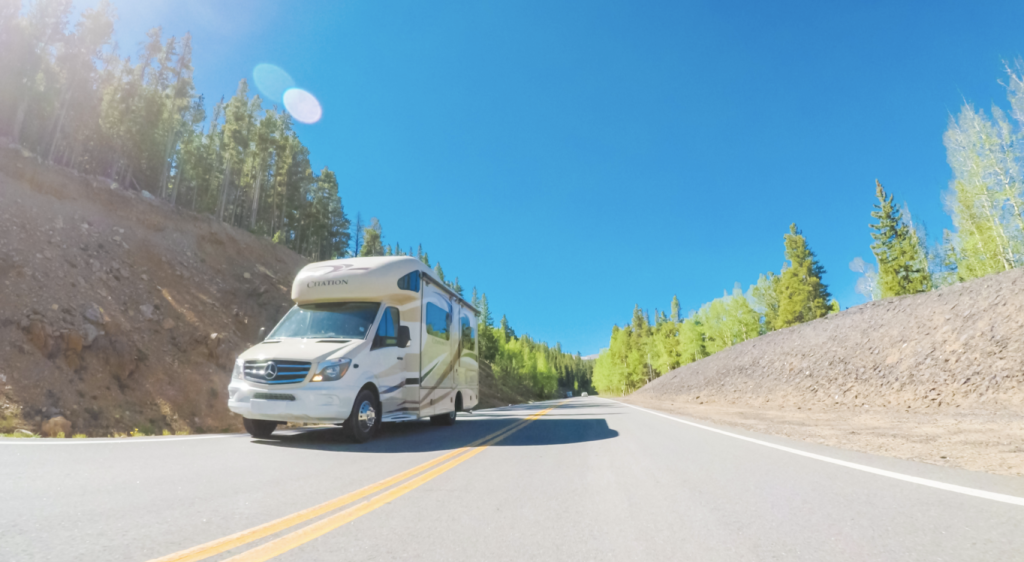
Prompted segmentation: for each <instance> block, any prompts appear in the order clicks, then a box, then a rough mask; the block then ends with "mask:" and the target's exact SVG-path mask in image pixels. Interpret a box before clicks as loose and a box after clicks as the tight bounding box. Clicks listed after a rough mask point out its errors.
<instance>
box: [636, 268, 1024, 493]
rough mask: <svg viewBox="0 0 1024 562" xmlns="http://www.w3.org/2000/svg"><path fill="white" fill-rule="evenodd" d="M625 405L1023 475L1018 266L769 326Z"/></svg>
mask: <svg viewBox="0 0 1024 562" xmlns="http://www.w3.org/2000/svg"><path fill="white" fill-rule="evenodd" d="M627 401H631V402H634V403H637V404H643V405H648V406H652V407H658V408H662V409H668V410H673V411H678V412H681V413H686V414H688V415H693V416H696V417H705V418H708V419H714V420H717V421H721V422H723V423H730V424H733V425H739V426H743V427H747V428H750V429H753V430H756V431H763V432H769V433H777V434H782V435H787V436H790V437H795V438H801V439H808V440H812V441H817V442H822V443H828V444H833V445H838V446H843V447H848V448H853V449H858V450H863V451H867V452H875V453H882V454H888V455H892V456H897V457H903V458H911V459H915V460H925V461H928V462H934V463H938V464H947V465H953V466H960V467H964V468H970V469H975V470H988V471H991V472H998V473H1003V474H1024V446H1022V443H1024V441H1022V438H1024V270H1015V271H1010V272H1006V273H1002V274H999V275H992V276H989V277H986V278H983V279H977V280H974V281H971V282H968V283H962V284H959V285H955V286H952V287H946V288H943V289H940V290H937V291H933V292H930V293H925V294H921V295H913V296H906V297H895V298H891V299H886V300H883V301H876V302H871V303H867V304H864V305H861V306H857V307H854V308H851V309H849V310H846V311H843V312H841V313H839V314H835V315H832V316H829V317H827V318H822V319H820V320H816V321H813V322H808V323H806V324H802V325H800V326H795V327H792V328H788V329H785V330H780V331H777V332H772V333H770V334H767V335H764V336H761V337H758V338H755V339H753V340H750V341H747V342H744V343H741V344H739V345H736V346H733V347H731V348H729V349H726V350H724V351H721V352H719V353H716V354H715V355H712V356H711V357H708V358H705V359H702V360H700V361H697V362H695V363H691V364H689V365H685V366H683V367H680V368H679V369H676V370H674V371H672V372H670V373H667V374H665V375H664V376H662V377H660V378H659V379H657V380H655V381H653V382H651V383H650V384H648V385H646V386H645V387H643V388H642V389H640V390H638V391H637V392H635V393H634V394H633V395H632V396H631V397H630V398H628V399H627Z"/></svg>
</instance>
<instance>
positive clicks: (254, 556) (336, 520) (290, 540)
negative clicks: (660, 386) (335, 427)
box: [225, 404, 561, 562]
mask: <svg viewBox="0 0 1024 562" xmlns="http://www.w3.org/2000/svg"><path fill="white" fill-rule="evenodd" d="M559 405H561V404H556V405H554V406H552V407H550V408H548V409H546V410H543V411H541V412H538V413H536V414H534V415H532V416H529V417H527V418H526V419H525V420H523V421H522V422H520V423H518V424H516V425H515V426H513V427H511V428H509V430H508V431H505V432H503V433H502V434H501V435H498V436H497V437H494V438H493V439H491V440H490V441H488V442H486V443H484V444H483V445H479V446H476V447H473V450H472V451H470V452H468V453H466V454H464V455H461V456H459V457H457V458H455V459H453V460H450V461H448V462H447V463H445V464H443V465H441V466H439V467H437V468H435V469H433V470H431V471H430V472H427V473H426V474H422V475H420V476H417V477H416V478H413V479H412V480H409V481H408V482H406V483H404V484H401V485H399V486H396V487H394V488H392V489H390V490H388V491H387V492H384V493H383V494H381V495H379V496H377V497H375V498H373V499H370V500H367V501H365V502H362V503H360V504H358V505H355V506H353V507H350V508H348V509H346V510H345V511H342V512H341V513H336V514H334V515H331V516H330V517H327V518H324V519H322V520H320V521H317V522H316V523H313V524H311V525H308V526H306V527H303V528H301V529H299V530H297V531H293V532H291V533H289V534H287V535H285V536H283V537H281V538H279V539H276V540H273V541H270V542H268V543H266V544H264V545H260V546H258V547H256V548H253V549H251V550H247V551H245V552H243V553H241V554H239V555H237V556H233V557H231V558H229V559H227V560H226V561H225V562H264V561H265V560H269V559H271V558H273V557H275V556H278V555H280V554H283V553H285V552H287V551H289V550H291V549H293V548H295V547H297V546H300V545H302V544H305V543H307V542H309V541H311V540H313V539H315V538H317V537H320V536H322V535H324V534H326V533H329V532H331V531H333V530H334V529H337V528H338V527H341V526H342V525H344V524H345V523H348V522H350V521H353V520H355V519H358V518H359V517H362V516H363V515H366V514H367V513H369V512H371V511H373V510H375V509H377V508H378V507H381V506H383V505H385V504H387V503H388V502H390V501H392V500H394V499H396V498H398V497H399V496H402V495H404V494H406V493H408V492H410V491H412V490H414V489H416V488H418V487H419V486H421V485H423V484H425V483H427V482H429V481H430V480H433V479H434V478H436V477H437V476H440V475H441V474H444V473H445V472H447V471H449V470H451V469H452V468H454V467H456V466H458V465H459V464H461V463H462V462H464V461H467V460H469V459H470V457H473V456H475V455H477V454H479V453H481V452H482V451H483V450H484V449H486V448H487V447H490V446H491V445H494V444H495V443H497V442H499V441H501V440H502V439H504V438H506V437H508V436H509V435H512V434H513V433H515V432H516V431H519V430H520V429H522V427H524V426H525V425H527V424H529V423H530V422H532V421H534V420H536V419H538V418H540V417H541V416H543V415H544V414H546V413H548V412H550V411H551V410H554V409H555V408H557V407H558V406H559Z"/></svg>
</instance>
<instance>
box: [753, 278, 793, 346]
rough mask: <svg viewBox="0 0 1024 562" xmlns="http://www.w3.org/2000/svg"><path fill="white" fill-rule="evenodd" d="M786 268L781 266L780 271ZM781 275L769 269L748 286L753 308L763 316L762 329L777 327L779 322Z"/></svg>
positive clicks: (768, 329)
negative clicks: (751, 285) (753, 283)
mask: <svg viewBox="0 0 1024 562" xmlns="http://www.w3.org/2000/svg"><path fill="white" fill-rule="evenodd" d="M785 270H786V268H785V267H783V268H782V271H785ZM781 281H782V277H780V276H778V275H775V273H773V272H771V271H769V272H768V273H767V274H762V275H761V276H760V277H758V278H757V284H756V285H754V286H753V287H751V288H750V298H751V301H752V305H753V307H754V309H755V310H757V311H758V312H760V313H761V316H762V317H763V324H762V331H763V332H765V333H767V332H771V331H773V330H775V329H777V328H778V327H779V326H778V323H779V283H780V282H781Z"/></svg>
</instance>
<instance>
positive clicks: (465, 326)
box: [462, 314, 476, 351]
mask: <svg viewBox="0 0 1024 562" xmlns="http://www.w3.org/2000/svg"><path fill="white" fill-rule="evenodd" d="M462 349H463V350H465V351H476V334H475V333H473V325H472V324H471V323H470V322H469V317H468V316H466V315H465V314H463V315H462Z"/></svg>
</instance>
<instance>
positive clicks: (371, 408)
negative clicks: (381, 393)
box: [345, 389, 381, 443]
mask: <svg viewBox="0 0 1024 562" xmlns="http://www.w3.org/2000/svg"><path fill="white" fill-rule="evenodd" d="M380 413H381V412H380V407H379V406H378V405H377V397H376V396H374V394H373V392H370V390H369V389H363V390H361V391H359V395H358V396H356V402H355V404H352V414H351V415H349V417H348V419H347V420H345V429H346V430H348V434H349V435H351V436H352V438H353V439H355V440H356V441H358V442H360V443H366V442H367V441H369V440H370V439H373V436H374V435H375V434H376V433H377V429H379V428H380Z"/></svg>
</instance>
